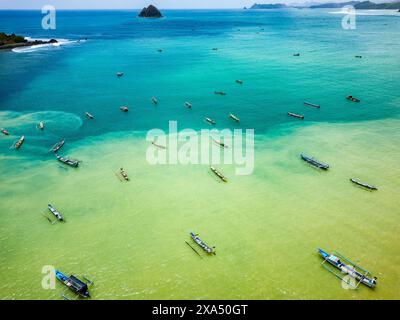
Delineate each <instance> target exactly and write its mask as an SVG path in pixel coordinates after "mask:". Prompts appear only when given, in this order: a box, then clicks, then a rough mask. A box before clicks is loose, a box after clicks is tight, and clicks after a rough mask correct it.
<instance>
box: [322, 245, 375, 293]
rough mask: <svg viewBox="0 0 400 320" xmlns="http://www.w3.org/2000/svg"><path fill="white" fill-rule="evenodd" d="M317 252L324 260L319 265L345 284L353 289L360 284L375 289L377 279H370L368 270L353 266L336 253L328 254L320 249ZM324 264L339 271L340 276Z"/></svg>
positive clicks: (349, 261)
mask: <svg viewBox="0 0 400 320" xmlns="http://www.w3.org/2000/svg"><path fill="white" fill-rule="evenodd" d="M318 252H319V254H320V255H321V256H322V257H323V258H324V261H323V262H322V263H321V265H322V266H323V267H324V268H325V269H327V270H328V271H329V272H331V273H333V274H334V275H335V276H336V277H338V278H339V279H341V280H342V281H344V282H346V284H348V285H350V286H352V287H353V288H354V289H357V288H358V286H359V285H360V283H363V284H365V285H366V286H368V287H370V288H375V286H376V280H377V278H376V277H372V274H371V273H370V272H369V271H368V270H366V269H364V268H362V267H360V266H359V265H357V264H355V263H354V262H352V261H351V260H350V259H348V258H346V257H345V256H344V255H342V254H341V253H339V252H337V251H333V254H329V253H327V252H325V251H324V250H322V249H318ZM341 260H343V261H344V262H345V263H343V262H342V261H341ZM326 262H328V263H329V264H330V265H332V266H334V267H336V268H337V269H339V270H340V271H341V273H342V274H339V273H337V272H335V271H334V270H333V269H332V268H329V267H328V266H327V264H326ZM357 269H358V270H357ZM346 276H350V277H351V278H353V279H355V281H357V282H356V284H354V283H352V282H351V281H350V279H348V278H345V277H346Z"/></svg>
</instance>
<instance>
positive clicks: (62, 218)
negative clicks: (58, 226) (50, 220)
mask: <svg viewBox="0 0 400 320" xmlns="http://www.w3.org/2000/svg"><path fill="white" fill-rule="evenodd" d="M47 208H49V210H50V212H51V213H52V214H53V215H54V216H55V217H56V218H57V220H58V221H65V220H64V217H63V216H62V215H61V213H60V212H59V211H57V209H56V208H54V207H53V206H52V205H51V204H48V205H47Z"/></svg>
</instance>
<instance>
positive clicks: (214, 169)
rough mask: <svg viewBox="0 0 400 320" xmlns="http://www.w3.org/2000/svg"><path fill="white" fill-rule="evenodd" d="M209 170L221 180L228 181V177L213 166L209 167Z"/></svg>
mask: <svg viewBox="0 0 400 320" xmlns="http://www.w3.org/2000/svg"><path fill="white" fill-rule="evenodd" d="M210 169H211V171H212V172H214V173H215V175H216V176H217V177H218V178H220V179H221V180H222V181H223V182H228V179H227V178H226V177H225V176H224V175H223V174H222V173H221V172H219V171H218V170H217V169H216V168H214V167H213V166H211V167H210Z"/></svg>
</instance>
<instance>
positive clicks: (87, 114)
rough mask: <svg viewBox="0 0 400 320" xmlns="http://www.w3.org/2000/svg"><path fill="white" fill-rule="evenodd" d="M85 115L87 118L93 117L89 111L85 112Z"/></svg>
mask: <svg viewBox="0 0 400 320" xmlns="http://www.w3.org/2000/svg"><path fill="white" fill-rule="evenodd" d="M85 115H86V117H87V118H88V119H94V117H93V116H92V115H91V114H90V113H89V112H85Z"/></svg>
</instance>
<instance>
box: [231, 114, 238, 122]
mask: <svg viewBox="0 0 400 320" xmlns="http://www.w3.org/2000/svg"><path fill="white" fill-rule="evenodd" d="M229 118H231V119H233V120H235V121H236V122H240V119H239V118H238V117H236V116H235V115H234V114H232V113H230V114H229Z"/></svg>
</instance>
